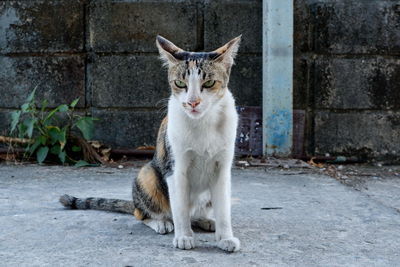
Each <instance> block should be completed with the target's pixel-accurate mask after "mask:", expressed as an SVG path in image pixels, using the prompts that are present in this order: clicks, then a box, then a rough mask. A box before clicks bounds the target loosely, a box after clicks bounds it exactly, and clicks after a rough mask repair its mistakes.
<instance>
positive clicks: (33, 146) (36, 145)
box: [28, 136, 42, 155]
mask: <svg viewBox="0 0 400 267" xmlns="http://www.w3.org/2000/svg"><path fill="white" fill-rule="evenodd" d="M40 137H42V136H39V137H38V138H36V140H35V143H33V145H31V146H29V148H28V152H29V154H30V155H32V154H33V152H35V150H36V149H37V148H38V147H39V146H40V144H41V143H42V140H41V138H40Z"/></svg>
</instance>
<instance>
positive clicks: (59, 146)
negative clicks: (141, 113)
mask: <svg viewBox="0 0 400 267" xmlns="http://www.w3.org/2000/svg"><path fill="white" fill-rule="evenodd" d="M35 93H36V88H35V89H34V90H33V91H32V93H31V94H30V95H29V96H28V98H27V99H26V103H24V104H23V105H22V106H21V108H20V110H18V111H14V112H12V113H11V129H10V133H11V135H12V134H14V135H15V134H16V132H17V136H18V138H28V139H29V142H28V143H27V144H26V145H25V146H26V147H25V151H26V155H27V156H32V155H34V154H35V155H36V160H37V161H38V162H39V163H42V162H43V161H44V160H46V159H48V158H53V159H54V158H58V160H59V161H60V162H61V163H63V164H64V163H72V164H75V165H78V166H84V165H88V164H89V163H88V162H87V161H86V159H87V158H88V155H87V154H88V153H90V152H91V150H90V148H91V147H90V145H88V144H87V143H86V141H85V139H86V140H90V139H91V138H92V132H93V127H94V121H95V120H96V119H95V118H92V117H86V116H80V115H77V114H76V113H75V112H74V111H75V106H76V105H77V104H78V102H79V98H77V99H75V100H74V101H72V103H70V104H69V105H67V104H63V105H59V106H58V107H56V108H54V109H51V110H49V111H48V110H46V108H47V105H48V101H47V100H43V101H42V102H41V106H40V108H39V107H38V105H37V101H36V99H35ZM61 116H63V119H62V120H61ZM62 122H64V123H62ZM79 133H80V135H82V137H83V138H82V137H81V136H79ZM85 152H86V153H85ZM82 158H83V159H82ZM89 158H91V160H90V161H92V163H93V161H94V162H95V161H96V160H95V159H94V160H93V157H89ZM94 158H96V157H94Z"/></svg>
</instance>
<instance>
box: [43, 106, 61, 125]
mask: <svg viewBox="0 0 400 267" xmlns="http://www.w3.org/2000/svg"><path fill="white" fill-rule="evenodd" d="M60 107H61V106H58V107H56V108H55V109H53V110H52V111H50V112H49V114H47V116H46V118H45V119H44V121H43V124H45V125H47V123H48V121H50V120H51V119H52V118H53V116H54V114H56V112H58V111H59V109H60Z"/></svg>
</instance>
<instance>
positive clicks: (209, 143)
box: [60, 36, 241, 252]
mask: <svg viewBox="0 0 400 267" xmlns="http://www.w3.org/2000/svg"><path fill="white" fill-rule="evenodd" d="M240 39H241V36H239V37H237V38H235V39H233V40H231V41H229V42H228V43H227V44H225V45H224V46H222V47H220V48H218V49H217V50H215V51H213V52H186V51H184V50H182V49H180V48H179V47H177V46H175V45H174V44H173V43H172V42H170V41H168V40H167V39H165V38H163V37H161V36H157V40H156V44H157V47H158V50H159V52H160V56H161V59H162V60H163V62H164V64H165V65H166V66H167V67H168V81H169V84H170V87H171V96H170V98H169V102H168V115H167V117H166V118H165V119H164V120H163V121H162V123H161V126H160V129H159V132H158V137H157V146H156V152H155V155H154V158H153V160H152V161H151V162H149V163H148V164H146V165H145V166H144V167H143V168H142V169H141V170H140V172H139V175H138V177H137V178H136V179H135V180H134V183H133V188H132V195H133V201H126V200H118V199H104V198H85V199H80V198H75V197H72V196H69V195H64V196H62V197H61V198H60V202H61V203H62V204H63V205H64V206H65V207H68V208H72V209H98V210H107V211H117V212H125V213H130V214H134V216H135V217H136V218H137V219H138V220H141V221H143V223H145V224H146V225H147V226H149V227H151V228H152V229H154V230H155V231H156V232H157V233H160V234H166V233H169V232H172V231H173V230H175V238H174V240H173V245H174V246H175V247H177V248H180V249H192V248H194V247H195V241H194V235H193V231H192V228H191V226H196V227H200V228H202V229H204V230H207V231H215V237H216V241H217V245H218V247H219V248H221V249H223V250H225V251H229V252H232V251H237V250H239V249H240V242H239V240H238V239H237V238H236V237H234V236H233V233H232V226H231V199H230V197H231V165H232V161H233V156H234V144H235V136H236V128H237V122H238V115H237V113H236V109H235V102H234V98H233V96H232V94H231V92H230V91H229V89H228V82H229V76H230V72H231V67H232V65H233V63H234V58H235V56H236V53H237V51H238V48H239V43H240Z"/></svg>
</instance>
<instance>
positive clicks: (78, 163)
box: [75, 160, 90, 167]
mask: <svg viewBox="0 0 400 267" xmlns="http://www.w3.org/2000/svg"><path fill="white" fill-rule="evenodd" d="M84 166H90V164H89V163H87V162H86V161H84V160H79V161H77V162H76V163H75V167H84Z"/></svg>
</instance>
